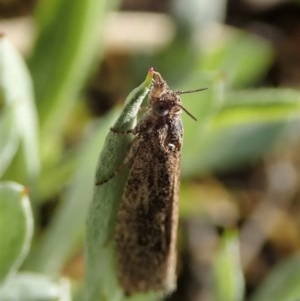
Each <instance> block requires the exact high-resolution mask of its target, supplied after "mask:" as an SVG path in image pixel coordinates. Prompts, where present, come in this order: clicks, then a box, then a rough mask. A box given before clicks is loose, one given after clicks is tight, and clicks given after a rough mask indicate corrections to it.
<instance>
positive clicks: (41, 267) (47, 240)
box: [25, 112, 116, 274]
mask: <svg viewBox="0 0 300 301" xmlns="http://www.w3.org/2000/svg"><path fill="white" fill-rule="evenodd" d="M115 119H116V112H113V113H112V114H109V115H107V116H106V117H105V118H104V119H102V120H100V122H97V124H94V125H93V129H92V128H91V129H90V133H89V135H88V137H86V139H84V141H83V142H82V145H81V147H80V149H79V154H80V157H79V158H78V160H77V163H76V166H75V173H74V176H73V179H72V180H71V184H70V186H69V187H68V189H67V191H66V192H65V193H64V194H63V196H62V199H61V202H60V203H59V205H58V207H57V209H56V211H55V214H54V216H53V218H52V220H51V223H50V224H49V225H48V227H47V229H46V230H45V231H44V234H43V236H42V237H41V239H40V240H39V241H38V243H37V245H35V246H34V249H33V251H32V252H31V253H30V254H29V256H28V259H27V260H26V264H25V267H26V268H27V269H30V270H35V271H39V272H44V273H48V274H57V273H59V271H60V270H61V269H62V267H63V265H64V264H65V262H66V261H67V260H68V259H69V257H70V256H71V255H72V254H74V253H75V252H76V251H78V247H80V246H81V245H80V242H82V238H83V230H84V222H85V220H86V213H87V209H88V205H89V204H90V200H91V199H92V192H93V183H94V176H95V169H96V163H95V162H97V159H98V156H99V149H101V147H102V146H103V144H104V140H105V136H106V134H107V132H108V131H109V127H110V126H111V124H112V122H113V120H115ZM66 237H68V239H67V240H66V239H65V238H66ZM60 241H64V243H63V244H62V243H57V242H60ZM49 254H51V255H50V256H49Z"/></svg>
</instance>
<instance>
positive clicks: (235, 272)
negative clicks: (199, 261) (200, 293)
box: [213, 231, 272, 301]
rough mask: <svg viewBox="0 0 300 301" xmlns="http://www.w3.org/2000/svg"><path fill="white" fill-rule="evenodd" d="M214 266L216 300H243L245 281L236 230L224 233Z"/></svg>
mask: <svg viewBox="0 0 300 301" xmlns="http://www.w3.org/2000/svg"><path fill="white" fill-rule="evenodd" d="M213 268H214V281H215V289H214V293H215V298H214V300H216V301H219V300H222V301H241V300H243V296H244V287H245V283H244V276H243V272H242V267H241V262H240V254H239V240H238V235H237V232H236V231H228V232H226V233H225V235H223V237H222V239H221V244H220V247H219V249H218V251H217V254H216V256H215V259H214V264H213ZM266 300H267V299H266ZM269 300H272V299H269Z"/></svg>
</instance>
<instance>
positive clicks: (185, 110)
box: [178, 105, 197, 121]
mask: <svg viewBox="0 0 300 301" xmlns="http://www.w3.org/2000/svg"><path fill="white" fill-rule="evenodd" d="M178 107H179V108H180V109H182V110H183V111H184V112H185V113H187V114H188V115H189V116H190V117H191V118H192V119H194V120H195V121H197V118H196V117H194V116H193V115H192V114H191V113H190V112H189V111H188V110H187V109H185V108H184V107H183V106H182V105H178Z"/></svg>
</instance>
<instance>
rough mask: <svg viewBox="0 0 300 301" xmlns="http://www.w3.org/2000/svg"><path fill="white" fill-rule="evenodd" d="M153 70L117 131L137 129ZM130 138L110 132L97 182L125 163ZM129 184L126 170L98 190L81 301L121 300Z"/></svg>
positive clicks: (129, 99) (133, 94)
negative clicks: (119, 244) (118, 267)
mask: <svg viewBox="0 0 300 301" xmlns="http://www.w3.org/2000/svg"><path fill="white" fill-rule="evenodd" d="M151 78H152V71H151V69H150V70H149V73H148V76H147V78H146V80H145V81H144V82H143V83H142V84H141V85H140V86H139V87H137V88H136V89H134V90H133V91H132V92H131V93H130V94H129V96H128V97H127V100H126V104H125V107H124V109H123V112H122V113H121V115H120V117H119V118H118V120H117V121H116V123H115V124H114V126H113V127H114V128H116V129H120V130H126V129H129V128H132V127H133V126H134V123H135V120H136V115H137V113H138V110H139V107H140V105H141V104H142V102H143V100H144V98H145V96H146V95H147V93H148V91H149V85H150V83H151ZM129 139H130V138H129V137H126V136H125V135H117V134H115V133H112V132H109V133H108V135H107V137H106V140H105V144H104V147H103V149H102V152H101V154H100V157H99V160H98V164H97V167H96V177H95V182H96V183H97V182H100V181H102V180H104V179H106V178H107V177H109V176H110V175H111V174H112V173H113V171H114V170H115V169H116V167H117V166H118V165H119V164H120V162H122V160H123V158H124V155H125V153H126V150H127V148H128V145H129ZM124 182H125V173H124V171H123V172H121V174H119V175H117V176H115V177H114V178H112V179H111V180H110V181H109V182H107V183H105V184H103V185H100V186H95V187H94V194H93V199H92V203H91V206H90V210H89V212H88V218H87V225H86V275H85V286H84V290H83V292H82V295H81V298H80V299H79V300H119V299H120V298H121V295H122V293H121V291H120V289H119V288H118V285H117V279H116V275H115V269H114V255H113V244H112V241H111V236H112V234H113V229H114V223H115V218H116V212H117V208H118V205H119V202H120V199H121V195H122V191H123V186H124Z"/></svg>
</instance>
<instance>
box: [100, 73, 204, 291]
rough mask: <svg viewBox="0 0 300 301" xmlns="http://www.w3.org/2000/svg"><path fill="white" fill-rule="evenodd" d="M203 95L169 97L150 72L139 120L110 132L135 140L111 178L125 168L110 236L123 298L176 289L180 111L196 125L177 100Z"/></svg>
mask: <svg viewBox="0 0 300 301" xmlns="http://www.w3.org/2000/svg"><path fill="white" fill-rule="evenodd" d="M205 89H206V88H203V89H197V90H192V91H173V90H171V89H170V88H169V87H168V85H167V83H166V81H165V80H164V79H163V78H162V77H161V75H160V74H159V73H158V72H155V71H153V76H152V83H151V87H150V91H149V95H148V108H147V111H146V112H145V114H144V116H143V117H142V119H141V120H140V121H139V122H138V124H137V125H136V126H135V127H134V128H133V129H132V130H128V131H118V130H115V129H111V130H112V131H113V132H115V133H118V134H133V135H134V136H135V138H134V139H133V141H132V142H131V144H130V147H129V149H128V152H127V154H126V156H125V159H124V161H123V162H122V163H121V165H120V166H119V168H118V169H117V170H116V171H115V173H114V174H113V175H112V176H111V177H110V178H112V177H113V176H114V175H115V174H116V173H117V172H118V171H119V170H120V169H121V167H124V166H128V167H129V174H128V178H127V182H126V185H125V188H124V191H123V196H122V200H121V203H120V206H119V211H118V213H117V220H116V227H115V233H114V242H115V256H116V270H117V276H118V280H119V283H120V285H121V287H122V288H123V291H124V293H125V294H126V295H132V294H135V293H139V292H148V291H155V292H160V293H163V294H170V293H171V292H173V291H174V290H175V288H176V256H177V255H176V242H177V226H178V192H179V172H180V152H181V147H182V140H183V125H182V120H181V114H182V111H185V112H186V113H187V114H188V115H189V116H191V117H192V118H193V119H195V117H193V116H192V115H191V114H190V113H189V112H188V111H187V110H186V109H185V108H184V107H183V106H182V105H181V101H180V95H181V94H184V93H191V92H197V91H202V90H205ZM195 120H196V119H195ZM110 178H109V179H110ZM109 179H107V180H105V181H103V182H101V183H97V185H100V184H103V183H105V182H107V181H108V180H109Z"/></svg>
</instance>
